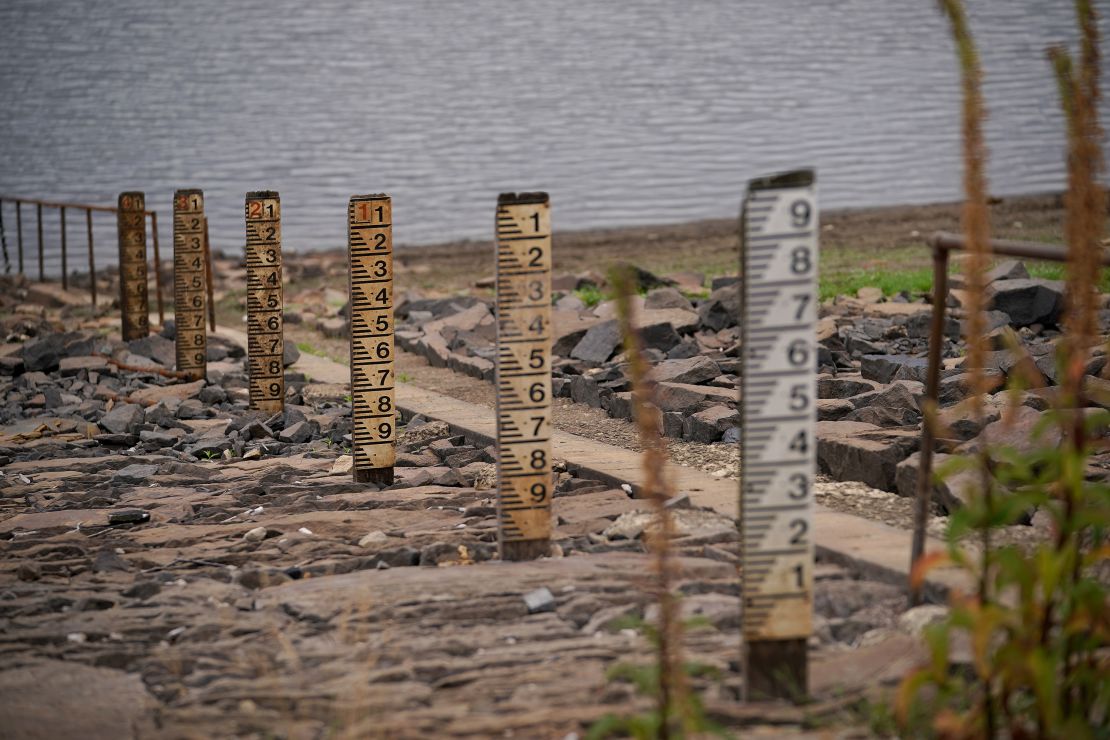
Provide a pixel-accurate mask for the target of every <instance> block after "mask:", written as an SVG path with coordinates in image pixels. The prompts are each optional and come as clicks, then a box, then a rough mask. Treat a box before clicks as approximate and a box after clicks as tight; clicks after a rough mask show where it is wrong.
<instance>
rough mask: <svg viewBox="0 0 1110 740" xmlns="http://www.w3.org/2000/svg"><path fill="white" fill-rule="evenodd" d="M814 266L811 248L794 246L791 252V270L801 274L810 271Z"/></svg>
mask: <svg viewBox="0 0 1110 740" xmlns="http://www.w3.org/2000/svg"><path fill="white" fill-rule="evenodd" d="M812 268H813V261H812V260H811V259H810V256H809V249H808V248H806V247H794V249H793V251H791V252H790V272H792V273H794V274H795V275H801V274H803V273H807V272H809V271H810V270H811V269H812Z"/></svg>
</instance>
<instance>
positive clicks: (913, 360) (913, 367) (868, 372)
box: [860, 355, 929, 385]
mask: <svg viewBox="0 0 1110 740" xmlns="http://www.w3.org/2000/svg"><path fill="white" fill-rule="evenodd" d="M928 369H929V361H928V360H927V359H926V358H924V357H913V356H910V355H864V356H863V359H862V361H861V362H860V374H861V375H862V376H863V379H864V380H874V381H875V382H877V383H882V384H883V385H886V384H887V383H890V382H891V381H894V380H916V381H918V382H922V383H924V382H925V376H926V375H927V373H928Z"/></svg>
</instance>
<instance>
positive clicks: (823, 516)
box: [218, 327, 972, 601]
mask: <svg viewBox="0 0 1110 740" xmlns="http://www.w3.org/2000/svg"><path fill="white" fill-rule="evenodd" d="M218 333H220V334H222V335H223V336H225V337H226V338H228V339H231V340H233V341H236V342H239V343H240V344H242V345H243V346H246V343H247V337H246V335H245V334H244V333H242V332H240V331H236V330H234V329H227V328H223V327H220V329H219V331H218ZM293 370H296V371H298V372H302V373H304V374H305V375H307V376H309V377H311V378H312V379H313V380H315V381H317V382H324V383H349V382H350V368H348V367H347V366H345V365H341V364H339V363H337V362H334V361H332V360H329V359H327V358H325V357H319V356H317V355H311V354H307V353H303V354H302V355H301V358H300V359H299V360H298V361H297V362H296V363H295V364H294V365H293ZM396 394H397V405H398V407H399V408H400V409H401V411H402V412H403V413H404V414H406V415H415V414H420V415H421V416H424V417H427V418H430V419H438V420H442V421H445V422H447V423H448V424H450V425H451V427H452V429H453V430H454V431H455V432H456V433H457V434H461V435H465V436H466V437H468V438H469V439H472V440H475V441H479V442H481V443H482V444H491V443H492V442H493V441H494V440H495V438H496V425H495V417H494V414H493V411H492V409H489V408H487V407H484V406H477V405H474V404H471V403H466V402H464V401H459V400H458V399H455V398H451V397H450V396H445V395H443V394H441V393H436V392H434V391H429V390H426V389H423V388H420V387H418V386H416V385H414V384H412V383H398V384H397V389H396ZM553 448H554V452H555V456H556V458H558V459H562V460H564V461H566V464H567V466H568V468H570V470H571V471H572V472H576V474H577V475H579V476H582V477H588V478H596V479H598V480H602V481H605V482H607V483H611V484H614V485H620V484H622V483H629V484H631V485H633V486H639V485H640V484H641V483H642V478H641V476H642V474H643V472H642V469H641V467H640V455H639V453H637V452H633V451H631V450H626V449H624V448H621V447H615V446H613V445H607V444H604V443H602V442H597V441H595V440H592V439H586V438H584V437H580V436H576V435H573V434H567V433H566V432H560V431H558V430H556V432H555V435H554V438H553ZM670 473H671V476H672V478H671V481H672V484H673V486H674V490H676V491H678V492H681V493H686V494H688V495H689V496H690V499H691V500H692V501H693V502H694V503H695V504H696V505H698V506H706V507H709V508H712V509H714V510H715V511H717V512H720V513H721V514H724V515H726V516H729V517H732V518H736V517H737V516H738V515H739V491H738V490H737V484H736V483H735V481H729V480H721V479H718V478H713V477H712V476H709V475H706V474H705V473H703V472H702V471H700V470H697V469H694V468H687V467H682V466H676V465H671V466H670ZM813 516H814V538H815V544H816V547H817V550H818V552H819V553H820V554H821V555H823V556H824V557H826V558H828V559H829V560H831V561H833V562H838V563H841V564H844V565H848V566H850V567H852V568H855V569H858V570H859V571H860V572H861V573H862V574H863V575H865V576H867V577H869V578H877V579H881V580H885V581H887V582H889V583H894V584H897V585H901V584H905V583H906V582H907V580H908V578H909V567H910V563H909V554H910V544H911V540H912V533H911V532H908V531H905V530H902V529H898V528H895V527H891V526H888V525H885V524H882V523H880V522H874V521H870V520H868V519H863V518H861V517H857V516H852V515H851V514H845V513H842V512H838V511H833V510H831V509H829V508H827V507H824V506H821V505H819V504H815V505H814V512H813ZM944 548H945V544H944V543H943V542H941V541H940V540H937V539H934V538H930V540H929V541H928V543H927V546H926V551H927V552H930V551H943V550H944ZM971 586H972V584H971V582H970V580H969V579H968V578H967V576H966V574H965V573H963V572H962V571H959V570H956V569H952V568H948V569H945V568H938V569H935V570H933V572H932V573H931V574H930V576H929V579H928V582H927V587H926V591H927V595H928V597H929V598H930V599H933V600H937V601H943V600H944V598H945V594H946V593H947V591H948V590H949V589H959V590H963V591H967V590H969V589H970V588H971Z"/></svg>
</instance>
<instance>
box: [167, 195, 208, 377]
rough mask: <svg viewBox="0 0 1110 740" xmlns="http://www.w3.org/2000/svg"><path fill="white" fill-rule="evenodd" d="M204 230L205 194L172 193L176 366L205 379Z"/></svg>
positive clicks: (206, 361) (206, 295)
mask: <svg viewBox="0 0 1110 740" xmlns="http://www.w3.org/2000/svg"><path fill="white" fill-rule="evenodd" d="M204 231H205V219H204V193H203V192H201V191H200V190H178V191H177V192H176V193H174V195H173V306H174V308H173V313H174V323H175V325H176V333H177V342H176V346H177V369H178V371H179V372H183V373H185V374H186V376H187V377H188V378H190V379H191V380H200V379H201V378H204V377H205V376H206V375H207V369H208V331H207V327H206V325H205V323H204V322H205V318H207V317H206V316H205V309H206V305H207V303H208V300H207V299H208V293H207V290H206V288H207V280H206V275H207V269H206V266H205V260H204Z"/></svg>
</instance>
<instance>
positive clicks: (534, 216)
mask: <svg viewBox="0 0 1110 740" xmlns="http://www.w3.org/2000/svg"><path fill="white" fill-rule="evenodd" d="M551 431H552V426H551V206H550V203H549V201H548V197H547V193H520V194H516V193H502V194H501V195H500V196H499V197H498V199H497V476H498V481H499V487H500V491H499V496H498V542H499V544H500V548H501V559H502V560H531V559H534V558H538V557H542V556H544V555H547V554H548V550H549V546H550V539H551V494H552V491H551V488H552V480H551Z"/></svg>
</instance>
